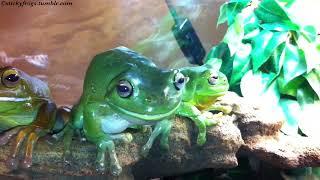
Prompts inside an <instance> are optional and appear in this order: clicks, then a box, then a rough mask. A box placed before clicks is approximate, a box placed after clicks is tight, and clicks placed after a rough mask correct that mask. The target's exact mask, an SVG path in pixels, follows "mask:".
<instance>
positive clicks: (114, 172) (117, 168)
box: [111, 164, 122, 176]
mask: <svg viewBox="0 0 320 180" xmlns="http://www.w3.org/2000/svg"><path fill="white" fill-rule="evenodd" d="M121 172H122V167H121V166H120V165H116V164H115V165H112V166H111V174H112V175H114V176H119V175H120V173H121Z"/></svg>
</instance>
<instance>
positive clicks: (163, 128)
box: [141, 120, 172, 157]
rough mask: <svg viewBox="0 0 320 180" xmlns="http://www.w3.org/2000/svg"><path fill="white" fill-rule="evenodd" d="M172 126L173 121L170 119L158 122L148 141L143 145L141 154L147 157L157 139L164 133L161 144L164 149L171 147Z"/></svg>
mask: <svg viewBox="0 0 320 180" xmlns="http://www.w3.org/2000/svg"><path fill="white" fill-rule="evenodd" d="M171 127H172V121H170V120H162V121H160V122H158V123H157V124H156V126H155V128H154V130H153V131H152V133H151V135H150V137H149V139H148V141H147V143H146V144H145V145H144V146H143V147H142V150H141V155H142V156H144V157H146V156H147V155H148V153H149V150H150V149H151V147H152V145H153V143H154V141H155V139H156V138H157V137H158V136H159V135H160V134H162V136H161V139H160V146H161V147H162V148H163V149H166V150H168V149H169V135H170V131H171Z"/></svg>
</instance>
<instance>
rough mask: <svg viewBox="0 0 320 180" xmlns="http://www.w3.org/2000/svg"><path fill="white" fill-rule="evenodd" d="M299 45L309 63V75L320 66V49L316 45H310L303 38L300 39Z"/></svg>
mask: <svg viewBox="0 0 320 180" xmlns="http://www.w3.org/2000/svg"><path fill="white" fill-rule="evenodd" d="M297 44H298V46H299V48H300V49H302V51H303V52H304V56H305V61H306V63H307V73H309V72H310V71H311V70H312V69H313V68H315V67H317V66H318V65H320V49H319V48H318V47H317V44H316V43H310V42H309V41H307V40H306V39H305V38H304V37H303V36H300V37H299V39H298V41H297Z"/></svg>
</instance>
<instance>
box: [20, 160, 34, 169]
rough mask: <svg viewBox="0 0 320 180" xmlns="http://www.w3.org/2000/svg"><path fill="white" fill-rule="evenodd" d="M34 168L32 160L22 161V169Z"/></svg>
mask: <svg viewBox="0 0 320 180" xmlns="http://www.w3.org/2000/svg"><path fill="white" fill-rule="evenodd" d="M31 166H32V159H30V158H26V159H24V160H23V161H22V163H21V167H22V168H24V169H27V168H30V167H31Z"/></svg>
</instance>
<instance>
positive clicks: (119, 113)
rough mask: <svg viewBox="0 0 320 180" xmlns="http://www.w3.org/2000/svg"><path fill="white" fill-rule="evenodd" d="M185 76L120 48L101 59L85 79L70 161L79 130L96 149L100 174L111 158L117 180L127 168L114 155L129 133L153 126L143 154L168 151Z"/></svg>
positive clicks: (75, 109) (67, 135) (74, 112)
mask: <svg viewBox="0 0 320 180" xmlns="http://www.w3.org/2000/svg"><path fill="white" fill-rule="evenodd" d="M186 81H187V80H186V78H185V76H184V75H183V74H182V73H180V72H179V71H178V70H163V69H160V68H158V67H156V65H155V64H153V63H152V62H151V61H150V60H149V59H147V58H146V57H144V56H142V55H139V54H138V53H136V52H134V51H132V50H130V49H128V48H125V47H118V48H115V49H112V50H109V51H106V52H104V53H101V54H98V55H96V56H95V57H94V58H93V60H92V61H91V63H90V65H89V67H88V69H87V72H86V75H85V79H84V85H83V93H82V96H81V98H80V100H79V102H78V104H77V105H75V106H74V107H73V109H72V115H71V119H72V123H71V124H70V125H69V126H67V127H68V128H67V129H66V131H65V138H64V143H65V156H68V155H70V150H69V147H70V143H71V139H72V134H73V132H74V130H75V129H78V130H79V129H83V132H84V135H85V137H86V139H87V140H88V141H90V142H92V143H94V144H95V145H96V147H97V157H96V164H97V170H98V171H102V172H104V171H105V153H106V152H108V154H109V156H110V167H111V173H112V174H113V175H118V174H120V172H121V170H122V168H121V166H120V164H119V162H118V159H117V155H116V152H115V145H114V141H113V140H115V139H120V140H123V141H126V142H129V141H131V140H132V135H131V134H129V133H125V132H124V131H125V130H126V129H127V128H130V127H136V126H143V125H152V126H153V125H154V128H153V131H152V133H151V135H150V137H149V139H148V141H147V143H146V144H145V145H144V146H143V148H142V154H143V155H147V154H148V151H149V149H150V148H151V146H152V144H153V142H154V140H155V139H156V137H157V136H159V135H161V139H160V145H161V146H162V147H164V148H168V136H169V133H170V129H171V125H172V122H171V121H172V119H173V116H174V115H175V112H176V110H177V109H178V107H179V106H180V103H181V99H182V91H183V90H184V87H185V83H186Z"/></svg>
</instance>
